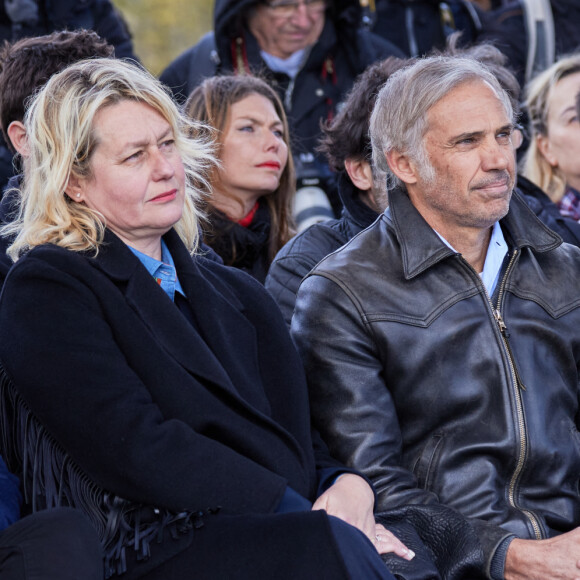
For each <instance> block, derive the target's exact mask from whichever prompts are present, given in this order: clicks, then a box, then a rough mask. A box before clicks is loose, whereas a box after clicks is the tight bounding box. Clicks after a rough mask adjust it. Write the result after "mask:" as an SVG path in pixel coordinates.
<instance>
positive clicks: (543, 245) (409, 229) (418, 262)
mask: <svg viewBox="0 0 580 580" xmlns="http://www.w3.org/2000/svg"><path fill="white" fill-rule="evenodd" d="M385 218H386V220H387V222H388V223H390V224H391V225H392V227H393V228H394V229H395V235H396V236H397V240H398V241H399V244H400V245H401V254H402V258H403V269H404V273H405V278H406V279H407V280H409V279H411V278H414V277H415V276H417V275H418V274H420V273H421V272H423V271H424V270H426V269H427V268H430V267H431V266H433V265H434V264H436V263H437V262H439V261H441V260H443V259H444V258H446V257H448V256H451V255H453V250H451V248H449V247H447V246H446V245H445V244H444V243H443V242H442V241H441V240H440V239H439V236H438V235H437V234H436V233H435V232H434V231H433V229H432V228H431V227H430V226H429V224H428V223H427V222H426V221H425V220H424V219H423V216H421V214H420V213H419V212H418V211H417V210H416V209H415V207H414V206H413V204H412V203H411V200H410V199H409V196H408V195H407V193H406V192H405V191H404V190H403V189H401V188H396V189H394V190H393V191H390V192H389V207H388V208H387V210H386V211H385ZM500 224H501V225H502V228H504V231H505V230H507V232H508V234H509V236H510V241H511V242H512V244H513V246H514V247H515V248H522V247H524V246H529V247H531V248H532V249H533V250H534V251H536V252H548V251H550V250H553V249H554V248H557V247H558V246H559V245H560V244H561V243H562V238H560V236H559V235H558V234H556V233H555V232H553V231H552V230H550V229H549V228H548V227H547V226H545V225H544V224H543V223H542V222H541V221H540V220H539V219H538V218H537V217H536V216H535V215H534V213H533V212H532V211H531V210H530V209H529V208H528V206H527V204H526V203H525V201H524V200H523V199H522V198H521V196H520V195H519V194H518V193H517V192H515V191H514V193H513V194H512V199H511V202H510V208H509V211H508V213H507V215H506V216H505V217H504V218H503V219H502V220H500Z"/></svg>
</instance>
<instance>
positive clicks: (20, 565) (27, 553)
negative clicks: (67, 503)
mask: <svg viewBox="0 0 580 580" xmlns="http://www.w3.org/2000/svg"><path fill="white" fill-rule="evenodd" d="M103 577H104V572H103V556H102V553H101V546H100V544H99V540H98V538H97V534H96V532H95V530H94V528H93V527H92V526H91V524H90V523H89V521H88V520H87V519H86V517H85V516H84V515H83V514H81V513H80V512H78V511H76V510H73V509H69V508H58V509H53V510H46V511H42V512H38V513H36V514H32V515H30V516H27V517H25V518H22V519H21V520H19V521H18V522H16V523H15V524H13V525H11V526H10V527H9V528H6V529H5V530H4V531H2V532H0V578H2V580H103Z"/></svg>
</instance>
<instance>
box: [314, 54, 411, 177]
mask: <svg viewBox="0 0 580 580" xmlns="http://www.w3.org/2000/svg"><path fill="white" fill-rule="evenodd" d="M409 62H410V61H409V60H406V59H400V58H396V57H393V56H390V57H389V58H387V59H385V60H382V61H380V62H376V63H375V64H373V65H371V66H369V67H368V68H367V69H366V70H365V71H364V72H363V73H362V74H360V75H359V76H358V78H357V79H356V81H355V83H354V85H353V86H352V88H351V90H350V91H349V93H348V95H347V96H346V100H345V102H344V104H343V105H342V106H341V108H340V112H339V113H338V115H336V117H335V118H334V119H332V120H331V121H326V122H324V123H323V124H322V137H321V138H320V140H319V145H318V147H317V150H318V151H320V152H321V153H324V155H326V158H327V159H328V164H329V165H330V168H331V169H332V170H333V171H335V172H337V173H340V172H341V171H345V168H344V162H345V160H346V159H357V160H367V161H369V162H370V161H371V139H370V137H369V120H370V117H371V113H372V112H373V107H374V106H375V100H376V98H377V95H378V94H379V91H380V90H381V87H382V86H383V85H384V84H385V82H386V81H387V79H388V78H389V77H390V76H391V75H392V74H393V73H394V72H395V71H397V70H399V69H400V68H402V67H403V66H405V65H407V64H409Z"/></svg>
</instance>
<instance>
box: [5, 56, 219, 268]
mask: <svg viewBox="0 0 580 580" xmlns="http://www.w3.org/2000/svg"><path fill="white" fill-rule="evenodd" d="M125 100H130V101H137V102H140V103H144V104H147V105H148V106H150V107H151V108H153V109H154V110H155V111H157V112H158V113H159V114H160V115H161V116H162V117H163V118H164V119H165V120H166V121H167V122H168V123H169V124H170V125H171V127H172V129H173V134H174V138H175V145H176V147H177V149H178V151H179V152H180V154H181V158H182V161H183V165H184V168H185V173H186V178H187V179H186V187H185V205H184V210H183V214H182V217H181V219H180V220H179V222H177V224H176V225H175V229H176V230H177V232H178V233H179V235H180V237H181V239H182V240H183V241H184V243H185V245H186V246H187V248H188V249H189V251H190V252H192V253H193V252H195V250H196V249H197V246H198V239H199V227H198V222H199V219H200V217H201V213H200V209H199V207H198V206H199V199H200V196H201V193H200V189H201V187H199V186H200V185H204V184H205V182H206V176H207V175H209V174H210V172H211V171H212V168H213V166H214V164H215V160H214V156H213V149H212V145H211V144H210V143H209V141H208V140H205V141H204V140H203V139H190V138H188V135H189V133H190V132H191V130H193V128H194V126H195V123H193V122H192V121H190V120H189V119H187V118H185V117H184V116H183V115H182V114H181V113H180V112H179V111H178V109H177V106H176V105H175V104H174V102H173V100H172V99H171V97H170V96H169V94H168V93H167V92H166V90H165V89H164V88H163V86H162V85H161V83H160V82H159V81H158V80H157V79H156V78H155V77H153V76H152V75H151V74H149V73H148V72H147V71H145V70H144V69H142V68H141V67H140V66H138V65H136V64H132V63H129V62H124V61H121V60H115V59H108V58H103V59H91V60H85V61H81V62H78V63H76V64H73V65H71V66H70V67H68V68H66V69H65V70H63V71H62V72H60V73H59V74H57V75H54V76H53V77H52V78H51V79H50V80H49V81H48V83H47V84H46V85H45V86H44V88H43V89H42V90H41V91H40V92H39V93H38V94H37V95H36V96H35V98H34V100H33V101H32V103H31V104H30V107H29V109H28V111H27V113H26V117H25V121H24V124H25V126H26V133H27V140H28V150H29V155H28V156H26V157H25V159H24V179H23V183H22V188H21V192H20V203H19V211H18V217H17V219H16V220H15V221H14V222H13V223H11V224H9V225H7V226H4V228H3V230H2V231H3V235H9V236H16V238H15V240H14V242H13V243H12V245H11V246H10V248H9V252H8V253H9V255H10V256H11V257H12V259H14V260H16V259H17V258H18V257H19V256H20V255H21V254H22V252H24V251H26V250H28V249H29V248H33V247H35V246H38V245H41V244H46V243H51V244H56V245H58V246H62V247H64V248H67V249H69V250H73V251H86V250H92V251H94V252H95V253H97V252H98V249H99V244H100V243H101V241H102V238H103V234H104V229H105V228H106V226H107V224H106V221H105V219H104V217H103V216H102V215H101V214H100V213H99V212H97V211H95V210H92V209H90V208H89V207H87V206H86V205H85V204H84V203H77V202H75V201H72V200H71V199H70V198H69V197H68V195H67V194H65V192H64V191H65V188H66V187H67V184H68V182H69V179H70V178H71V177H73V176H74V177H77V178H85V179H86V178H91V176H92V175H91V158H92V154H93V152H94V151H95V148H96V146H97V141H96V137H95V127H94V119H95V116H96V114H97V113H98V112H99V111H100V110H101V109H103V108H104V107H108V106H111V105H115V104H117V103H119V102H121V101H125Z"/></svg>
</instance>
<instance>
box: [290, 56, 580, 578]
mask: <svg viewBox="0 0 580 580" xmlns="http://www.w3.org/2000/svg"><path fill="white" fill-rule="evenodd" d="M512 117H513V115H512V108H511V104H510V100H509V98H508V96H507V94H506V93H505V92H504V91H503V90H502V89H501V87H500V85H499V84H498V82H497V80H496V78H495V77H494V76H493V75H492V74H491V73H490V72H489V71H488V70H487V69H486V68H485V67H484V66H483V65H481V64H479V63H478V62H476V61H474V60H471V59H465V58H452V57H432V58H428V59H423V60H421V61H418V62H417V63H415V64H413V65H411V66H408V67H406V68H404V69H402V70H400V71H398V72H397V73H395V74H394V75H393V76H391V78H390V79H389V80H388V81H387V83H386V84H385V86H384V87H383V88H382V90H381V92H380V94H379V96H378V98H377V102H376V105H375V109H374V111H373V115H372V118H371V139H372V143H373V153H374V158H375V163H376V164H377V165H378V166H379V167H382V168H384V169H385V170H386V171H387V172H388V175H389V182H390V185H391V188H392V189H391V190H390V191H389V200H390V205H389V208H387V210H386V211H385V212H384V213H383V214H382V215H381V217H380V218H379V219H378V220H377V221H376V222H375V223H374V224H373V225H371V226H370V227H369V228H367V229H366V230H365V231H363V232H362V233H360V234H359V235H358V236H357V237H355V238H354V239H353V240H351V241H350V242H349V243H348V244H347V245H346V246H344V247H343V248H341V249H340V250H338V251H336V252H334V253H333V254H331V255H330V256H328V257H327V258H325V259H324V260H323V261H322V262H320V264H318V266H317V267H316V268H315V269H314V270H313V271H312V272H311V273H310V274H309V276H308V277H306V279H305V280H304V282H303V283H302V285H301V287H300V290H299V292H298V298H297V302H296V309H295V313H294V318H293V320H292V332H293V336H294V339H295V341H296V344H297V345H298V348H299V350H300V352H301V354H302V357H303V361H304V364H305V366H306V370H307V374H308V377H309V386H310V400H311V404H312V413H313V420H314V424H315V426H316V427H317V428H318V429H319V430H320V431H321V432H322V434H323V436H324V438H325V439H326V442H327V444H328V445H329V447H330V450H331V453H332V454H333V455H335V456H336V457H337V458H338V459H341V460H343V461H344V462H346V463H347V464H350V465H351V466H354V467H356V468H357V469H359V470H361V471H362V472H363V473H364V474H365V475H366V476H367V477H369V479H371V480H372V481H373V483H374V485H375V488H376V491H377V504H376V506H377V510H378V511H379V512H380V511H382V510H388V509H391V508H395V507H398V506H402V505H407V504H432V505H436V504H443V505H446V506H449V507H452V508H454V509H456V510H457V511H459V512H460V513H462V514H463V515H464V516H465V517H466V519H467V521H469V522H470V524H471V525H472V526H473V529H474V530H475V531H476V532H477V534H478V535H479V539H480V543H481V548H482V551H483V554H484V556H485V565H484V566H482V570H481V575H482V577H486V578H506V579H508V580H512V579H518V578H526V579H538V580H539V579H546V578H566V579H575V578H579V577H580V529H578V528H577V526H578V525H579V524H580V493H579V486H578V481H579V474H580V434H579V432H578V423H579V416H580V405H579V394H580V393H579V389H578V385H579V379H580V375H579V371H578V369H579V368H580V332H579V329H580V295H579V293H578V288H579V287H580V250H579V249H578V248H576V247H573V246H570V245H568V244H563V243H562V240H561V239H560V238H559V237H558V236H557V235H556V234H555V233H554V232H552V231H551V230H549V229H548V228H547V227H546V226H544V225H543V224H542V223H541V222H540V221H539V220H538V219H537V218H536V217H535V216H534V215H533V213H532V212H531V211H530V210H529V209H528V208H527V207H526V204H525V202H524V201H523V200H522V199H521V197H520V196H519V195H518V194H517V193H515V192H514V191H513V189H514V184H515V175H516V169H515V165H516V164H515V148H516V146H517V145H518V142H517V141H518V139H519V132H517V131H514V120H513V118H512ZM473 577H475V576H469V578H470V580H471V579H472V578H473Z"/></svg>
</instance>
